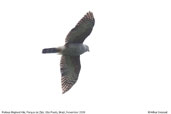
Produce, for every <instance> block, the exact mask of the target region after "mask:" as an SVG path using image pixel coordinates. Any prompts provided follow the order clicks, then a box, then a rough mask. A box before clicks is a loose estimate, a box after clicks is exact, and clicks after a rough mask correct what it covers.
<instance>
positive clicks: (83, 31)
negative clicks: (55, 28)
mask: <svg viewBox="0 0 171 114" xmlns="http://www.w3.org/2000/svg"><path fill="white" fill-rule="evenodd" d="M94 23H95V19H94V16H93V13H92V12H88V13H87V14H86V15H85V16H84V17H83V18H82V19H81V20H80V21H79V22H78V23H77V25H76V26H75V27H74V28H73V29H72V30H71V31H70V32H69V33H68V35H67V37H66V40H65V43H83V42H84V40H85V38H86V37H87V36H88V35H89V34H90V33H91V31H92V29H93V26H94Z"/></svg>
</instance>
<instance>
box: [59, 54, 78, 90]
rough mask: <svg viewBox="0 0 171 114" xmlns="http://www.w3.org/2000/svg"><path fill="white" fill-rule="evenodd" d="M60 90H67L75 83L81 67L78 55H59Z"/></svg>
mask: <svg viewBox="0 0 171 114" xmlns="http://www.w3.org/2000/svg"><path fill="white" fill-rule="evenodd" d="M60 67H61V75H62V77H61V81H62V91H63V93H65V92H67V91H68V90H69V89H71V88H72V86H73V85H74V84H75V83H76V81H77V79H78V75H79V72H80V69H81V65H80V56H64V55H63V56H62V57H61V63H60Z"/></svg>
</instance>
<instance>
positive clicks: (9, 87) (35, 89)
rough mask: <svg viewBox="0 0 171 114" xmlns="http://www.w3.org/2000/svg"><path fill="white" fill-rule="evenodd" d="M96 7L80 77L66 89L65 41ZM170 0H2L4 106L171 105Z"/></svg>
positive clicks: (102, 111) (0, 85) (139, 113)
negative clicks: (60, 49) (52, 50)
mask: <svg viewBox="0 0 171 114" xmlns="http://www.w3.org/2000/svg"><path fill="white" fill-rule="evenodd" d="M88 11H92V12H93V13H94V16H95V20H96V23H95V26H94V29H93V32H92V33H91V35H90V36H89V37H88V38H87V39H86V41H85V42H84V43H85V44H87V45H89V47H90V52H89V53H85V54H83V55H82V56H81V65H82V69H81V72H80V75H79V79H78V81H77V83H76V84H75V85H74V86H73V88H72V89H71V90H70V91H68V92H67V93H66V94H62V91H61V81H60V79H61V76H60V75H61V74H60V68H59V62H60V55H56V54H49V55H48V54H47V55H43V54H42V53H41V51H42V49H43V48H47V47H57V46H61V45H63V44H64V40H65V37H66V35H67V34H68V32H69V31H70V30H71V29H72V28H73V27H74V26H75V25H76V23H77V22H78V21H79V20H80V19H81V18H82V17H83V16H84V15H85V14H86V12H88ZM170 77H171V2H170V0H85V1H81V0H27V1H25V0H1V1H0V110H4V111H5V110H7V111H11V110H14V111H23V110H24V111H27V110H29V111H39V110H43V111H50V110H54V111H65V110H68V111H80V110H83V111H86V114H109V113H110V114H147V113H148V111H168V112H169V111H171V110H170V109H169V108H171V107H170V106H171V92H170V91H171V89H170V88H171V80H170Z"/></svg>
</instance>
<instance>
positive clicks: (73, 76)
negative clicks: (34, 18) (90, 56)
mask: <svg viewBox="0 0 171 114" xmlns="http://www.w3.org/2000/svg"><path fill="white" fill-rule="evenodd" d="M94 24H95V19H94V16H93V13H92V12H90V11H89V12H88V13H86V14H85V15H84V17H83V18H82V19H81V20H80V21H79V22H78V23H77V25H76V26H75V27H74V28H73V29H72V30H71V31H70V32H69V33H68V35H67V37H66V39H65V45H64V46H60V47H57V48H45V49H43V50H42V53H43V54H46V53H58V54H61V55H62V57H61V61H60V71H61V85H62V93H63V94H64V93H65V92H67V91H68V90H70V89H71V88H72V86H73V85H74V84H75V83H76V82H77V80H78V76H79V72H80V69H81V64H80V55H81V54H83V53H85V52H87V51H89V47H88V46H87V45H85V44H83V42H84V40H85V39H86V38H87V36H88V35H90V33H91V32H92V29H93V26H94Z"/></svg>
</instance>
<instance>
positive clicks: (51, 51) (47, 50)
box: [42, 48, 61, 54]
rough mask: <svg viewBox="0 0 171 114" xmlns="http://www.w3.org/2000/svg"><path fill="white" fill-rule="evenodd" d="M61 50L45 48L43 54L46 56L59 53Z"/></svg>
mask: <svg viewBox="0 0 171 114" xmlns="http://www.w3.org/2000/svg"><path fill="white" fill-rule="evenodd" d="M60 51H61V50H60V49H59V48H45V49H43V50H42V53H44V54H46V53H58V52H60Z"/></svg>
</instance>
